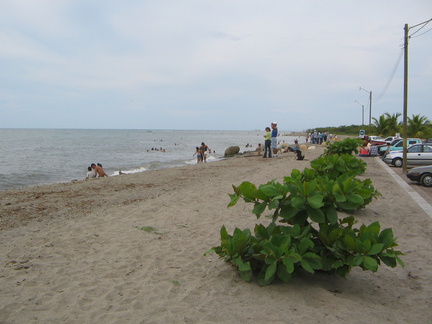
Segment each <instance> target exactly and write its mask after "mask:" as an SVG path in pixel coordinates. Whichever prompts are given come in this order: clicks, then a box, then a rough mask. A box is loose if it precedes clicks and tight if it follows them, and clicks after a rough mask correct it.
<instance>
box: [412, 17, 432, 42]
mask: <svg viewBox="0 0 432 324" xmlns="http://www.w3.org/2000/svg"><path fill="white" fill-rule="evenodd" d="M431 21H432V19H431V20H428V21H425V22H423V23H421V24H419V25H422V26H421V27H420V28H419V29H417V30H416V31H415V32H414V33H412V34H411V35H410V36H408V37H410V38H412V37H413V36H414V35H415V34H417V33H418V32H419V31H420V30H422V29H423V28H425V27H426V26H427V24H429V23H430V22H431ZM419 25H417V26H419ZM414 27H416V26H414ZM411 28H413V27H411ZM429 30H430V29H429ZM421 35H423V34H421ZM421 35H418V36H417V37H419V36H421Z"/></svg>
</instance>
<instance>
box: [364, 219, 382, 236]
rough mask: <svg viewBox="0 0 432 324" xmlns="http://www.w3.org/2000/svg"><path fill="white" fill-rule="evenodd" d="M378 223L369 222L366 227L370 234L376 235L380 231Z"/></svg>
mask: <svg viewBox="0 0 432 324" xmlns="http://www.w3.org/2000/svg"><path fill="white" fill-rule="evenodd" d="M380 227H381V226H380V223H379V222H373V223H372V224H370V225H369V226H368V227H367V228H368V230H369V231H371V232H372V234H373V235H374V236H378V235H379V231H380Z"/></svg>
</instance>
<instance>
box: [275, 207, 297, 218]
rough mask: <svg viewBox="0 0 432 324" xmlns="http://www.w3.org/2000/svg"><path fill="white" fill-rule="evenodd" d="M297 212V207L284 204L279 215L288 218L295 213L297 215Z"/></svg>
mask: <svg viewBox="0 0 432 324" xmlns="http://www.w3.org/2000/svg"><path fill="white" fill-rule="evenodd" d="M298 212H299V210H298V209H297V208H294V207H292V206H290V205H288V206H284V207H282V208H281V210H280V212H279V215H280V216H281V217H282V218H283V219H285V220H289V219H291V218H293V217H294V216H295V215H297V213H298Z"/></svg>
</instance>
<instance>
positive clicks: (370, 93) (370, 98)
mask: <svg viewBox="0 0 432 324" xmlns="http://www.w3.org/2000/svg"><path fill="white" fill-rule="evenodd" d="M360 90H363V91H366V92H369V135H371V126H372V91H369V90H366V89H365V88H362V87H360V89H359V91H360Z"/></svg>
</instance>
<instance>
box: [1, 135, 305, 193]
mask: <svg viewBox="0 0 432 324" xmlns="http://www.w3.org/2000/svg"><path fill="white" fill-rule="evenodd" d="M263 134H264V132H263V131H197V130H191V131H186V130H88V129H86V130H80V129H0V190H5V189H17V188H21V187H27V186H35V185H41V184H52V183H59V182H68V181H72V180H83V179H84V178H85V176H86V174H87V167H88V166H90V164H91V163H101V164H102V165H103V168H104V170H105V172H106V173H107V174H108V175H109V176H113V175H118V174H119V170H121V171H122V172H125V173H134V172H145V171H147V170H155V169H163V168H170V167H177V166H182V165H186V164H196V158H195V157H193V156H192V155H193V154H194V153H195V147H196V146H200V144H201V142H205V143H206V144H207V145H208V147H209V148H210V149H212V150H214V151H215V153H212V154H210V155H209V156H208V158H207V160H208V162H215V161H218V160H220V159H221V158H223V155H224V152H225V150H226V149H227V148H228V147H229V146H232V145H237V146H239V147H240V152H244V151H250V150H254V149H255V148H256V146H257V145H258V143H263ZM295 138H297V137H294V136H281V137H280V141H281V142H282V141H285V142H288V143H290V144H291V143H293V142H294V139H295ZM247 144H250V145H251V146H252V147H246V145H247ZM161 149H165V151H166V152H162V151H161Z"/></svg>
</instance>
